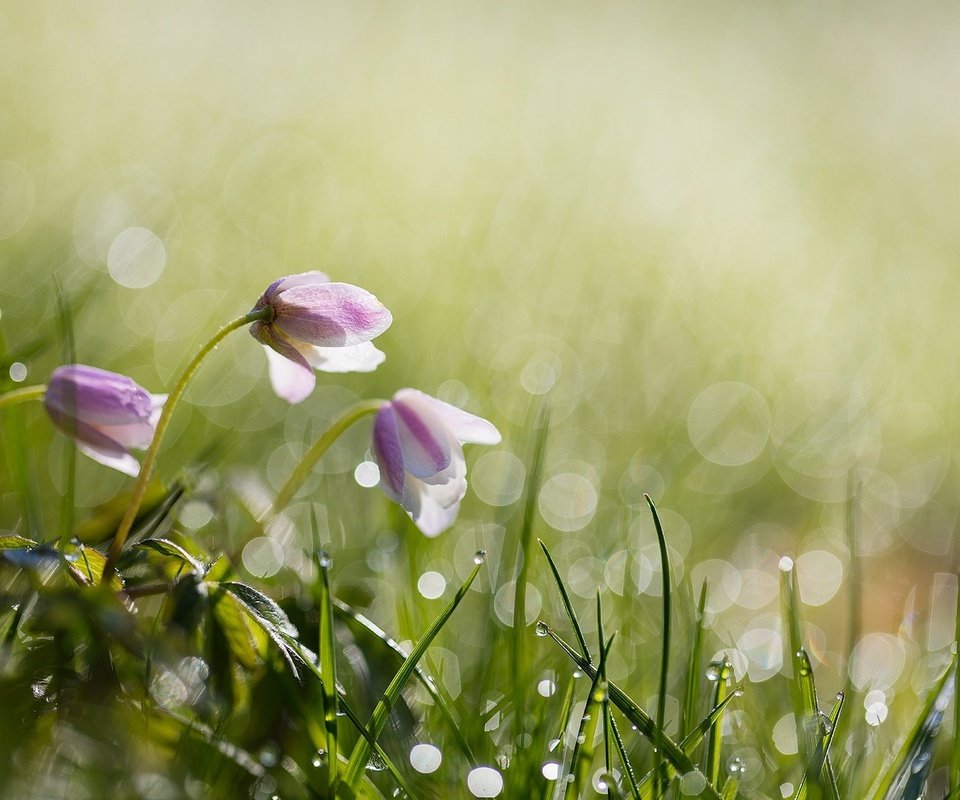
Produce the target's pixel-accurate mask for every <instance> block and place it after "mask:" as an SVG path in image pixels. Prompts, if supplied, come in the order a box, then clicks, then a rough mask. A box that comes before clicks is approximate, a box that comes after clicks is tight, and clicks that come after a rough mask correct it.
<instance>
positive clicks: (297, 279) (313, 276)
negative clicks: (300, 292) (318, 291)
mask: <svg viewBox="0 0 960 800" xmlns="http://www.w3.org/2000/svg"><path fill="white" fill-rule="evenodd" d="M314 283H330V278H329V277H327V275H326V273H323V272H320V270H316V269H312V270H310V271H309V272H299V273H297V274H296V275H287V276H286V277H285V278H281V279H280V280H279V281H276V289H275V291H276V292H285V291H286V290H287V289H292V288H293V287H294V286H310V285H311V284H314Z"/></svg>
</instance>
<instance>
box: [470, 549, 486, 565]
mask: <svg viewBox="0 0 960 800" xmlns="http://www.w3.org/2000/svg"><path fill="white" fill-rule="evenodd" d="M486 560H487V551H486V550H477V552H476V553H474V555H473V563H474V564H482V563H483V562H484V561H486Z"/></svg>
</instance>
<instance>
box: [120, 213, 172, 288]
mask: <svg viewBox="0 0 960 800" xmlns="http://www.w3.org/2000/svg"><path fill="white" fill-rule="evenodd" d="M166 264H167V250H166V248H165V247H164V246H163V242H162V241H161V240H160V237H158V236H157V235H156V234H155V233H154V232H153V231H151V230H147V229H146V228H140V227H132V228H127V229H126V230H123V231H121V232H120V233H119V235H118V236H117V237H116V238H115V239H114V240H113V243H112V244H111V245H110V250H109V252H108V253H107V269H108V270H109V271H110V277H111V278H113V279H114V280H115V281H116V282H117V283H119V284H120V285H121V286H126V287H127V288H128V289H143V288H144V287H146V286H150V285H151V284H152V283H155V282H156V281H157V279H158V278H159V277H160V276H161V275H162V274H163V268H164V267H165V266H166Z"/></svg>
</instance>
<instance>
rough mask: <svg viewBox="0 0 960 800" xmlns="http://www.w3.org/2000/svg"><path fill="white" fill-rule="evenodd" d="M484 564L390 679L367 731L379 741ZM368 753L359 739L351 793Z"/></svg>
mask: <svg viewBox="0 0 960 800" xmlns="http://www.w3.org/2000/svg"><path fill="white" fill-rule="evenodd" d="M482 566H483V564H482V563H480V564H477V565H476V566H475V567H474V568H473V570H472V571H471V572H470V575H469V576H468V577H467V580H466V581H465V582H464V584H463V586H461V587H460V589H459V590H458V591H457V594H456V596H455V597H454V598H453V600H452V601H451V602H450V604H449V605H448V606H447V607H446V608H445V609H444V610H443V611H442V612H441V614H440V616H439V617H437V619H436V620H435V621H434V622H433V624H432V625H431V626H430V627H429V628H427V630H426V631H425V632H424V633H423V635H422V636H421V637H420V638H419V639H418V640H417V643H416V644H415V645H414V647H413V650H412V651H411V652H410V655H409V656H407V658H406V660H405V661H404V662H403V664H402V665H401V666H400V669H399V670H398V672H397V674H396V675H394V676H393V680H391V681H390V684H389V685H388V686H387V689H386V691H385V692H384V693H383V697H382V698H381V699H380V702H378V703H377V705H376V707H375V708H374V709H373V714H371V715H370V722H369V723H368V724H367V731H368V733H369V734H370V737H371V738H372V740H374V741H376V739H377V737H378V736H379V735H380V731H381V730H382V729H383V726H384V724H385V723H386V721H387V717H388V715H389V714H390V709H391V708H393V706H394V704H395V703H396V702H397V700H398V699H399V697H400V692H401V691H403V687H404V686H405V685H406V683H407V679H408V678H409V677H410V675H411V674H412V673H413V672H414V667H416V665H417V662H418V661H419V660H420V657H421V656H422V655H423V653H424V651H425V650H426V649H427V648H428V647H429V646H430V643H431V642H432V641H433V640H434V639H435V638H436V636H437V634H438V633H440V630H441V629H442V628H443V626H444V625H445V624H446V623H447V620H448V619H450V617H451V615H452V614H453V612H454V611H456V609H457V606H458V605H460V601H461V600H463V598H464V597H465V596H466V594H467V591H468V590H469V589H470V586H471V584H472V583H473V581H474V579H475V578H476V577H477V575H478V574H479V572H480V568H481V567H482ZM369 754H370V742H369V741H368V740H367V739H366V738H362V739H360V740H359V741H358V742H357V743H356V745H354V748H353V752H352V753H351V754H350V760H349V763H348V764H347V771H346V774H345V775H344V776H343V784H344V786H345V788H346V789H347V791H348V792H350V793H354V794H355V793H356V790H357V786H358V785H359V783H360V778H361V776H362V775H363V769H364V767H365V766H366V763H367V757H368V756H369Z"/></svg>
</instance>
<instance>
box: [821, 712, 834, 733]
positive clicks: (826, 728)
mask: <svg viewBox="0 0 960 800" xmlns="http://www.w3.org/2000/svg"><path fill="white" fill-rule="evenodd" d="M820 727H821V728H822V729H823V732H824V733H831V732H832V731H833V723H832V722H831V721H830V717H828V716H827V715H826V714H824V713H823V712H821V713H820Z"/></svg>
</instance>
